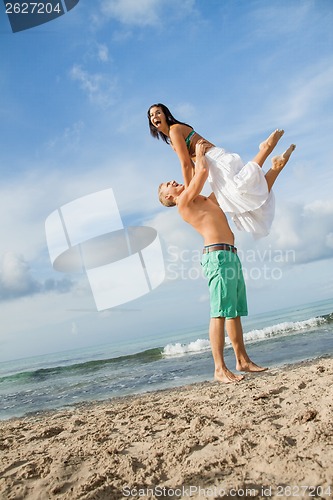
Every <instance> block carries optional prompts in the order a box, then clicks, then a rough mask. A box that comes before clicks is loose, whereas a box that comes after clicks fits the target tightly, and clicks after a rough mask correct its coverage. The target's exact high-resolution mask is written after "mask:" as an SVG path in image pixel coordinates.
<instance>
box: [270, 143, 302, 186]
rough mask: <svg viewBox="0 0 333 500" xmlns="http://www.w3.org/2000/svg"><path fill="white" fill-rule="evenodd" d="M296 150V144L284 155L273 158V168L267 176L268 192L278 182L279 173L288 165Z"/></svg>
mask: <svg viewBox="0 0 333 500" xmlns="http://www.w3.org/2000/svg"><path fill="white" fill-rule="evenodd" d="M295 148H296V146H295V144H291V146H289V148H288V149H287V150H286V151H285V152H284V153H282V155H279V156H274V158H272V168H271V169H270V170H268V172H267V173H266V174H265V177H266V182H267V186H268V191H270V190H271V189H272V187H273V184H274V182H275V181H276V179H277V177H278V175H279V173H280V172H281V171H282V169H283V167H285V166H286V164H287V163H288V160H289V158H290V155H291V153H292V152H293V151H294V149H295Z"/></svg>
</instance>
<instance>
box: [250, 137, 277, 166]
mask: <svg viewBox="0 0 333 500" xmlns="http://www.w3.org/2000/svg"><path fill="white" fill-rule="evenodd" d="M283 134H284V130H280V129H276V130H274V132H272V133H271V135H270V136H269V137H268V138H267V139H266V141H264V142H262V143H261V144H260V146H259V152H258V153H257V154H256V156H255V157H254V158H253V160H252V161H254V162H255V163H257V164H258V165H259V167H262V166H263V164H264V162H265V161H266V160H267V158H268V157H269V155H270V154H271V152H272V151H273V149H274V148H275V146H276V145H277V143H278V142H279V140H280V139H281V137H282V136H283Z"/></svg>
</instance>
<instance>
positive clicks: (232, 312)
mask: <svg viewBox="0 0 333 500" xmlns="http://www.w3.org/2000/svg"><path fill="white" fill-rule="evenodd" d="M201 264H202V268H203V272H204V275H205V276H206V278H207V279H208V286H209V293H210V316H211V318H220V317H224V318H227V319H231V318H235V317H236V316H247V301H246V288H245V282H244V276H243V271H242V265H241V262H240V260H239V258H238V255H237V254H236V253H233V252H230V251H228V250H216V251H213V252H209V253H204V254H203V256H202V260H201Z"/></svg>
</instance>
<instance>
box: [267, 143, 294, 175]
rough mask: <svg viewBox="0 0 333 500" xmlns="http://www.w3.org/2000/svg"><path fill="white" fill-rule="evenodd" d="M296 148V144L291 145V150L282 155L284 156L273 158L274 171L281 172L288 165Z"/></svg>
mask: <svg viewBox="0 0 333 500" xmlns="http://www.w3.org/2000/svg"><path fill="white" fill-rule="evenodd" d="M295 148H296V146H295V144H291V146H289V148H288V149H287V150H286V151H285V152H284V153H282V155H279V156H274V158H272V170H278V171H279V172H280V171H281V170H282V169H283V167H284V166H285V165H286V164H287V163H288V160H289V158H290V155H291V153H292V152H293V151H294V149H295Z"/></svg>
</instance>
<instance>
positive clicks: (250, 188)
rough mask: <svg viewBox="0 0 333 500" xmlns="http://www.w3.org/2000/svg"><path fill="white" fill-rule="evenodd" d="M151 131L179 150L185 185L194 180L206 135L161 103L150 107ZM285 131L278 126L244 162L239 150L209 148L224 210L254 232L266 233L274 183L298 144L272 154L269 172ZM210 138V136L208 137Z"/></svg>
mask: <svg viewBox="0 0 333 500" xmlns="http://www.w3.org/2000/svg"><path fill="white" fill-rule="evenodd" d="M148 120H149V128H150V133H151V135H152V136H153V137H155V138H156V139H162V140H163V141H164V142H166V143H167V144H170V145H171V146H172V148H173V149H174V151H175V152H176V153H177V155H178V158H179V161H180V164H181V168H182V174H183V179H184V184H185V187H187V186H188V184H189V183H190V181H191V179H192V177H193V175H194V168H195V145H196V143H197V142H198V141H199V140H200V139H203V137H202V136H201V135H199V134H198V133H197V132H196V131H194V129H193V127H192V126H191V125H188V124H187V123H184V122H180V121H178V120H177V119H176V118H175V117H174V116H173V115H172V114H171V112H170V110H169V109H168V108H167V107H166V106H165V105H164V104H161V103H158V104H153V105H152V106H150V108H149V110H148ZM283 134H284V131H283V130H279V129H277V130H275V131H274V132H272V134H271V135H270V136H269V137H268V138H267V139H266V140H265V141H264V142H262V143H261V144H260V146H259V151H258V152H257V154H256V155H255V157H254V158H253V159H252V160H251V161H250V162H248V163H246V164H244V162H243V161H242V159H241V158H240V156H239V155H238V154H236V153H229V152H227V151H226V150H225V149H223V148H220V147H216V146H215V145H214V144H212V143H210V142H209V144H210V145H211V147H210V149H209V150H208V151H207V152H206V155H205V157H206V159H207V163H208V167H209V177H208V181H209V183H210V185H211V188H212V190H213V192H214V194H215V196H216V199H217V202H218V204H219V205H220V207H221V208H222V210H223V211H224V212H227V213H229V214H230V216H231V218H232V220H233V222H234V223H235V225H236V227H237V228H238V229H240V230H245V231H247V232H250V233H252V234H253V235H254V237H256V238H258V237H262V236H266V235H267V234H268V233H269V231H270V227H271V224H272V222H273V218H274V212H275V200H274V194H273V191H272V186H273V184H274V182H275V180H276V179H277V177H278V175H279V173H280V172H281V171H282V169H283V167H284V166H285V165H286V163H287V162H288V160H289V158H290V155H291V153H292V152H293V150H294V149H295V147H296V146H295V145H294V144H291V146H289V148H288V149H287V150H286V151H285V152H284V153H283V154H282V155H279V156H275V157H274V158H272V167H271V168H270V170H269V171H268V172H267V173H266V174H265V173H264V172H263V170H262V166H263V164H264V162H265V160H266V159H267V158H268V156H269V155H270V154H271V153H272V151H273V150H274V148H275V146H276V145H277V143H278V142H279V140H280V139H281V137H282V135H283ZM205 140H206V139H205Z"/></svg>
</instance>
